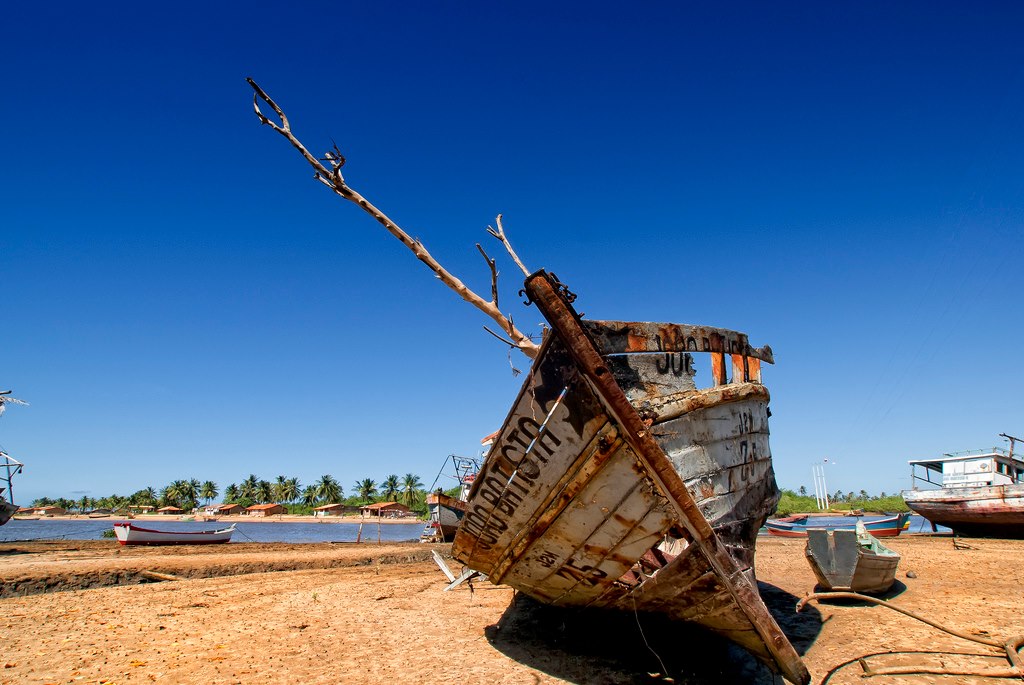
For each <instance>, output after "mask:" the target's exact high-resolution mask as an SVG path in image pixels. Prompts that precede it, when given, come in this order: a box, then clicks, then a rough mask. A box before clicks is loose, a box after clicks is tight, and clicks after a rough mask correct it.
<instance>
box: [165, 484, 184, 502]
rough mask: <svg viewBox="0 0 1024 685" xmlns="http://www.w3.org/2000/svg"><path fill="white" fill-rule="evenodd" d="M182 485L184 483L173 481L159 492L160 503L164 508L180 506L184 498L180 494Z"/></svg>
mask: <svg viewBox="0 0 1024 685" xmlns="http://www.w3.org/2000/svg"><path fill="white" fill-rule="evenodd" d="M182 483H184V481H180V480H173V481H171V482H170V483H168V484H167V487H165V488H164V489H163V490H161V491H160V501H161V502H162V503H163V505H164V506H165V507H166V506H173V507H180V506H181V501H182V500H183V499H184V496H183V495H182V492H181V486H182Z"/></svg>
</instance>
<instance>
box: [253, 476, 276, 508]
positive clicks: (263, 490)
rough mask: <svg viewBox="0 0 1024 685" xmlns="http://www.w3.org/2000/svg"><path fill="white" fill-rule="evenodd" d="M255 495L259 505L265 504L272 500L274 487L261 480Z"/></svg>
mask: <svg viewBox="0 0 1024 685" xmlns="http://www.w3.org/2000/svg"><path fill="white" fill-rule="evenodd" d="M256 493H257V498H258V499H259V502H260V504H266V503H267V502H270V501H271V500H273V499H274V486H273V485H271V484H270V482H269V481H265V480H261V481H260V483H259V486H258V487H257V488H256Z"/></svg>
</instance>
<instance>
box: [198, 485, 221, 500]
mask: <svg viewBox="0 0 1024 685" xmlns="http://www.w3.org/2000/svg"><path fill="white" fill-rule="evenodd" d="M199 496H200V497H202V498H203V499H204V500H206V503H207V504H209V503H210V502H212V501H213V500H214V499H216V498H217V484H216V483H214V482H213V481H212V480H208V481H205V482H204V483H203V485H202V487H201V488H199Z"/></svg>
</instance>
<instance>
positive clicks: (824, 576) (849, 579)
mask: <svg viewBox="0 0 1024 685" xmlns="http://www.w3.org/2000/svg"><path fill="white" fill-rule="evenodd" d="M804 552H805V554H806V555H807V562H808V563H809V564H810V565H811V570H812V571H814V575H815V576H816V577H817V578H818V584H819V585H821V587H822V588H824V589H825V590H828V591H836V592H863V593H867V594H881V593H883V592H886V591H887V590H888V589H889V588H891V587H892V584H893V583H894V582H896V567H897V566H899V563H900V555H899V554H897V553H896V552H894V551H892V550H891V549H889V548H888V547H886V546H885V545H883V544H882V543H881V542H879V541H878V540H877V539H875V537H874V536H872V535H871V534H870V533H869V532H868V531H867V529H866V528H865V527H864V524H862V523H861V522H860V521H858V522H857V528H856V530H825V529H823V528H812V529H810V530H808V531H807V547H806V548H805V550H804Z"/></svg>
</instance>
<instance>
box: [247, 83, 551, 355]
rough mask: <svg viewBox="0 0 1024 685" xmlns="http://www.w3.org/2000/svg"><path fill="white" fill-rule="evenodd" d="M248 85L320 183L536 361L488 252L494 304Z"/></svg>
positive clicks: (500, 235)
mask: <svg viewBox="0 0 1024 685" xmlns="http://www.w3.org/2000/svg"><path fill="white" fill-rule="evenodd" d="M246 81H248V82H249V85H250V86H252V89H253V91H254V95H253V98H252V105H253V109H254V110H255V111H256V117H257V118H258V119H259V120H260V122H261V123H263V124H265V125H267V126H270V127H271V128H272V129H274V130H275V131H277V132H278V133H280V134H281V135H282V136H284V137H285V138H286V139H287V140H288V142H289V143H291V145H292V147H294V148H295V149H296V150H298V151H299V154H301V155H302V156H303V157H304V158H305V160H306V161H307V162H308V163H309V165H310V166H312V167H313V170H314V171H315V172H316V179H317V180H318V181H320V182H321V183H323V184H324V185H325V186H327V187H328V188H330V189H331V190H332V191H334V193H335V194H337V195H339V196H341V197H343V198H344V199H346V200H348V201H350V202H353V203H355V204H357V205H358V206H359V207H361V208H362V209H363V211H365V212H366V213H367V214H369V215H370V216H372V217H373V218H374V219H376V220H377V221H378V223H380V224H381V225H382V226H383V227H384V228H385V229H387V231H388V233H390V234H391V235H393V236H394V237H396V238H398V240H400V241H401V242H402V244H403V245H405V246H406V247H407V248H409V249H410V250H411V251H412V253H413V254H414V255H416V259H418V260H420V261H421V262H423V263H424V264H426V265H427V267H428V268H429V269H430V270H431V271H433V272H434V274H435V275H436V276H437V277H438V278H439V279H440V280H441V282H442V283H444V284H445V285H446V286H448V287H449V288H451V289H452V290H454V291H455V293H456V294H458V296H459V297H461V298H462V299H463V300H465V301H466V302H469V303H470V304H471V305H473V306H474V307H476V308H477V309H479V310H480V311H482V312H483V313H484V314H486V315H487V316H489V317H490V318H491V319H492V320H494V321H495V322H496V323H497V324H498V325H499V326H500V327H501V330H502V331H503V332H504V333H505V334H507V335H508V338H509V339H508V341H506V343H507V344H510V345H512V346H513V347H516V348H517V349H519V350H521V351H522V352H523V354H525V355H526V356H528V357H530V358H531V359H532V358H536V356H537V353H538V351H539V349H540V348H539V345H538V344H537V343H535V342H534V341H533V340H531V339H530V338H529V336H527V335H526V334H525V333H523V332H522V331H520V330H519V329H518V328H516V326H515V324H514V323H513V322H512V318H511V317H508V316H505V315H504V314H502V313H501V310H500V309H499V308H498V271H497V268H496V266H495V263H494V260H493V259H491V258H490V257H489V256H487V253H486V252H484V250H483V248H480V246H479V245H477V247H478V248H479V249H480V252H481V254H483V256H484V259H485V260H486V261H487V264H488V267H489V269H490V271H491V299H490V300H486V299H484V298H483V297H481V296H479V295H477V294H476V293H475V292H473V291H472V290H471V289H470V288H469V287H467V286H466V284H464V283H463V282H462V281H461V280H459V279H458V278H457V277H456V276H455V275H453V274H452V273H451V272H449V271H448V270H447V269H445V268H444V267H443V266H441V264H440V263H439V262H438V261H437V260H436V259H434V257H433V256H432V255H431V254H430V252H428V251H427V249H426V248H425V247H423V244H422V243H421V242H420V241H419V240H417V239H415V238H413V237H412V236H410V235H409V234H408V233H406V232H405V231H404V230H402V228H401V227H400V226H399V225H398V224H396V223H395V222H394V221H392V220H391V218H390V217H388V215H387V214H385V213H384V212H382V211H381V210H380V209H378V208H377V207H376V206H374V205H373V204H372V203H371V202H370V201H369V200H367V199H366V198H365V197H363V196H362V195H360V194H359V193H358V192H356V191H355V190H353V189H352V188H351V186H349V185H348V184H347V183H346V182H345V177H344V176H343V175H342V173H341V168H342V167H343V166H344V165H345V157H344V155H342V154H341V150H339V149H338V146H337V145H336V144H333V145H332V148H331V150H329V151H328V152H326V153H325V154H324V156H323V157H316V156H314V155H313V154H311V153H310V152H309V150H308V149H307V148H306V146H305V145H303V144H302V142H301V141H299V139H298V138H296V137H295V135H294V134H293V133H292V130H291V125H290V124H289V122H288V117H287V116H286V115H285V113H284V110H282V109H281V108H280V107H279V106H278V105H277V103H276V102H274V101H273V100H272V99H271V98H270V96H269V95H267V94H266V93H265V92H264V91H263V89H262V88H260V87H259V85H258V84H257V83H256V82H255V81H253V80H252V79H251V78H247V79H246ZM261 100H262V101H263V102H264V103H266V104H267V105H268V106H269V107H270V108H271V109H273V110H274V113H275V114H276V115H277V118H278V119H279V121H273V120H272V119H270V118H268V117H267V116H265V115H264V114H263V112H262V111H261V110H260V101H261ZM332 142H333V141H332ZM496 223H497V226H498V228H497V229H494V228H492V227H490V226H488V227H487V232H488V233H490V234H491V235H492V236H493V237H494V238H496V239H497V240H499V241H501V243H502V244H503V245H504V246H505V249H506V250H507V251H508V253H509V255H510V256H511V258H512V260H513V261H514V262H515V263H516V266H518V267H519V268H520V270H522V272H523V273H524V274H526V275H529V271H528V270H527V268H526V267H525V266H524V265H523V262H522V261H521V260H520V259H519V256H518V255H516V253H515V250H513V249H512V246H511V244H509V241H508V238H507V237H506V236H505V229H504V227H503V226H502V223H501V215H500V214H499V215H498V217H497V220H496ZM499 339H500V338H499Z"/></svg>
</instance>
